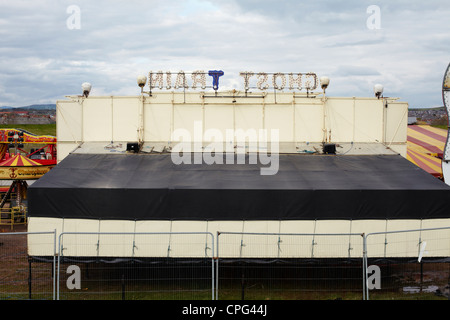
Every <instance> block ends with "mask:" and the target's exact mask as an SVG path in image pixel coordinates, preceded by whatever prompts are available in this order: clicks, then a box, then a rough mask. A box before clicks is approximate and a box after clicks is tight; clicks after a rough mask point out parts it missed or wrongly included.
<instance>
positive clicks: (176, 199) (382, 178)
mask: <svg viewBox="0 0 450 320" xmlns="http://www.w3.org/2000/svg"><path fill="white" fill-rule="evenodd" d="M261 167H264V166H263V165H261V164H249V161H248V159H247V161H246V162H245V164H236V162H235V163H234V164H212V165H208V164H206V163H202V164H180V165H176V164H174V163H173V161H172V159H171V156H170V154H113V155H112V154H71V155H69V156H68V157H66V158H65V159H64V160H63V161H61V162H60V163H59V164H58V165H57V166H56V167H55V168H53V169H52V170H51V171H50V172H48V173H47V174H45V175H44V176H43V177H42V178H41V179H39V180H38V181H36V182H35V183H34V184H33V185H32V186H30V188H29V191H28V197H29V216H30V217H52V218H53V217H54V218H78V219H119V220H306V219H308V220H311V219H312V220H315V219H351V220H358V219H425V218H428V219H429V218H449V217H450V210H449V204H450V187H449V186H447V185H446V184H444V183H443V182H442V181H440V180H438V179H436V178H434V177H433V176H431V175H429V174H428V173H426V172H425V171H423V170H422V169H420V168H418V167H417V166H415V165H414V164H412V163H411V162H409V161H408V160H406V159H405V158H403V157H401V156H399V155H389V156H381V155H375V156H369V155H364V156H337V155H296V154H280V155H279V168H278V172H277V173H276V174H274V175H261V172H260V168H261Z"/></svg>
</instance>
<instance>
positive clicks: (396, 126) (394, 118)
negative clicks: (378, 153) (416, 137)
mask: <svg viewBox="0 0 450 320" xmlns="http://www.w3.org/2000/svg"><path fill="white" fill-rule="evenodd" d="M385 114H386V132H385V135H386V137H385V142H386V144H387V145H389V144H390V143H395V142H405V141H406V140H407V138H408V104H407V103H399V102H392V103H388V107H387V108H385Z"/></svg>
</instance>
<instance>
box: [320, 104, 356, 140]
mask: <svg viewBox="0 0 450 320" xmlns="http://www.w3.org/2000/svg"><path fill="white" fill-rule="evenodd" d="M354 117H355V105H354V103H353V101H351V100H350V101H343V100H341V99H338V100H336V99H330V100H328V101H327V102H326V104H325V128H326V129H327V137H328V138H329V140H328V142H352V141H355V137H354V130H353V129H354V125H355V121H354V120H355V119H354ZM330 137H331V139H330Z"/></svg>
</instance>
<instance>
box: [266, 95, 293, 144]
mask: <svg viewBox="0 0 450 320" xmlns="http://www.w3.org/2000/svg"><path fill="white" fill-rule="evenodd" d="M264 128H265V129H267V137H268V139H270V137H273V136H272V134H271V130H278V135H279V141H280V142H287V141H294V107H293V105H291V104H280V105H278V104H275V105H266V106H265V108H264Z"/></svg>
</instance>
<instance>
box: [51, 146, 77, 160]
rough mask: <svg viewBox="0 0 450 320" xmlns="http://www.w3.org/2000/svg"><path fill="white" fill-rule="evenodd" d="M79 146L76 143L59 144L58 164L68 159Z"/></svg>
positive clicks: (57, 147)
mask: <svg viewBox="0 0 450 320" xmlns="http://www.w3.org/2000/svg"><path fill="white" fill-rule="evenodd" d="M78 146H79V144H78V143H75V142H59V141H58V142H57V143H56V149H57V150H58V152H57V154H56V157H57V161H58V163H59V162H60V161H62V160H63V159H64V158H65V157H67V156H68V155H69V154H70V153H71V152H72V151H74V150H75V149H76V148H77V147H78Z"/></svg>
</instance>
